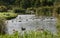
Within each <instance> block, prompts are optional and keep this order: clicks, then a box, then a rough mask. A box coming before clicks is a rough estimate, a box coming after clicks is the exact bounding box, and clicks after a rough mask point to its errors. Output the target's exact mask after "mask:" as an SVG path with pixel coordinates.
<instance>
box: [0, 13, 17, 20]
mask: <svg viewBox="0 0 60 38" xmlns="http://www.w3.org/2000/svg"><path fill="white" fill-rule="evenodd" d="M0 17H3V18H5V19H7V20H9V19H13V18H16V17H17V14H16V13H0Z"/></svg>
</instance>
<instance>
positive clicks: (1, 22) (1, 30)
mask: <svg viewBox="0 0 60 38" xmlns="http://www.w3.org/2000/svg"><path fill="white" fill-rule="evenodd" d="M5 29H6V24H5V19H4V18H1V17H0V34H5Z"/></svg>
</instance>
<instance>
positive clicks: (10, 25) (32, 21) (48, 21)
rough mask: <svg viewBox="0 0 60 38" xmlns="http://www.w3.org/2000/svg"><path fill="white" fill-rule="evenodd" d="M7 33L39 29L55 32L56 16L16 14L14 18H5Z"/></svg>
mask: <svg viewBox="0 0 60 38" xmlns="http://www.w3.org/2000/svg"><path fill="white" fill-rule="evenodd" d="M6 23H7V31H6V32H7V33H8V34H12V33H13V32H14V31H18V32H22V31H30V30H33V31H40V30H41V29H42V30H48V31H50V32H52V33H56V32H57V29H56V18H55V17H45V18H42V17H40V18H38V19H36V17H35V15H18V16H17V17H16V18H15V19H12V20H7V21H6Z"/></svg>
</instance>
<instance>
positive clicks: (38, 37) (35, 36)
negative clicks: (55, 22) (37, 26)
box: [0, 31, 60, 38]
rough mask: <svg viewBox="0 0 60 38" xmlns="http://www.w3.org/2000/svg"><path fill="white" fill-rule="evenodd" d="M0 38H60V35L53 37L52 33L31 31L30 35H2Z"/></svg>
mask: <svg viewBox="0 0 60 38" xmlns="http://www.w3.org/2000/svg"><path fill="white" fill-rule="evenodd" d="M0 38H60V36H59V35H53V34H51V33H50V32H45V31H43V32H38V31H37V32H35V31H30V32H29V33H26V32H25V33H24V34H23V35H21V34H20V35H19V34H18V32H16V33H14V34H12V35H8V34H6V35H0Z"/></svg>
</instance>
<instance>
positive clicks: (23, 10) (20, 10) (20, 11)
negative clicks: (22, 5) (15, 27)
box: [14, 9, 26, 14]
mask: <svg viewBox="0 0 60 38" xmlns="http://www.w3.org/2000/svg"><path fill="white" fill-rule="evenodd" d="M25 11H26V10H25V9H15V10H14V12H15V13H21V14H25Z"/></svg>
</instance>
